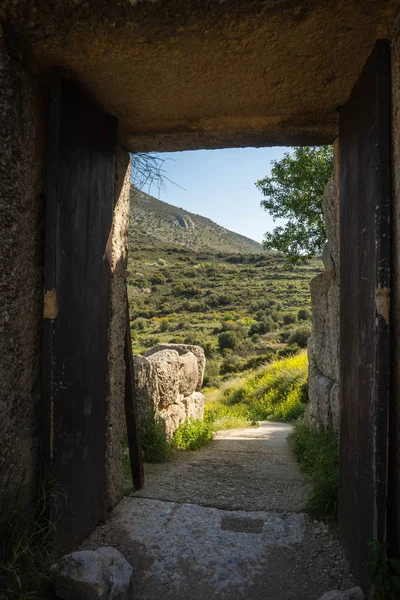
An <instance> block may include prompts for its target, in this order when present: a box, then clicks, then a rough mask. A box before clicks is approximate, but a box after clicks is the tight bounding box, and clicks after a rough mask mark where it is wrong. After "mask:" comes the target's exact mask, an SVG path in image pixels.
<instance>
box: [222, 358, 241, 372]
mask: <svg viewBox="0 0 400 600" xmlns="http://www.w3.org/2000/svg"><path fill="white" fill-rule="evenodd" d="M241 367H242V361H241V360H240V358H239V356H237V355H236V354H231V355H228V356H227V357H226V358H224V360H223V362H222V365H221V367H220V370H219V372H220V373H221V375H225V374H226V373H236V372H237V371H240V370H241Z"/></svg>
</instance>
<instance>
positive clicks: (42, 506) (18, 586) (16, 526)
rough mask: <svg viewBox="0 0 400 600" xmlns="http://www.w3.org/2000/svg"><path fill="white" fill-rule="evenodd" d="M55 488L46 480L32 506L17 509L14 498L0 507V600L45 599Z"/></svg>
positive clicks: (56, 498)
mask: <svg viewBox="0 0 400 600" xmlns="http://www.w3.org/2000/svg"><path fill="white" fill-rule="evenodd" d="M58 488H59V486H57V485H56V484H53V483H49V481H46V483H44V484H43V486H42V488H41V489H40V493H39V499H38V500H37V502H36V503H34V504H33V505H32V506H30V507H28V508H25V507H24V508H21V506H20V504H21V503H20V500H19V498H18V497H16V498H14V499H13V500H12V501H9V502H8V503H7V504H4V505H3V506H1V514H0V600H43V598H46V597H47V595H46V594H47V593H48V587H49V581H50V566H51V564H52V562H53V559H54V554H53V544H52V542H53V533H54V525H53V524H52V523H51V521H50V520H49V512H50V505H53V506H54V505H55V506H57V505H58V504H59V500H60V497H61V495H62V491H61V490H60V489H58ZM17 496H18V494H17Z"/></svg>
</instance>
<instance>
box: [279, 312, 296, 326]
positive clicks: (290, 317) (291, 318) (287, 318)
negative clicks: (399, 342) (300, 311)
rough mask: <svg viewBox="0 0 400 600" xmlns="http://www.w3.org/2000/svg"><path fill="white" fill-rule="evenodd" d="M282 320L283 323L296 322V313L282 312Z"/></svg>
mask: <svg viewBox="0 0 400 600" xmlns="http://www.w3.org/2000/svg"><path fill="white" fill-rule="evenodd" d="M282 320H283V324H284V325H291V324H292V323H296V321H297V315H296V313H283V315H282Z"/></svg>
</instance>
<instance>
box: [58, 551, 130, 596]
mask: <svg viewBox="0 0 400 600" xmlns="http://www.w3.org/2000/svg"><path fill="white" fill-rule="evenodd" d="M51 574H52V581H53V590H54V593H55V595H56V597H57V598H60V599H62V600H77V599H78V598H79V600H96V599H98V600H129V597H130V591H131V585H132V567H131V566H130V564H129V563H128V561H127V560H126V558H125V557H124V556H123V555H122V554H121V552H119V551H118V550H116V548H111V547H106V546H105V547H103V548H98V549H97V550H95V551H93V550H83V551H80V552H73V553H72V554H67V555H66V556H63V557H62V558H60V560H59V561H58V563H57V564H55V565H53V566H52V568H51Z"/></svg>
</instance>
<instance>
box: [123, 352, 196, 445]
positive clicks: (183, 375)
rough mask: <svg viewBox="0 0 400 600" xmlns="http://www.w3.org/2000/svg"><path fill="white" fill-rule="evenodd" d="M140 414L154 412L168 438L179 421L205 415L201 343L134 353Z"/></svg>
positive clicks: (180, 422)
mask: <svg viewBox="0 0 400 600" xmlns="http://www.w3.org/2000/svg"><path fill="white" fill-rule="evenodd" d="M133 364H134V381H135V391H136V399H137V405H138V411H139V417H140V419H141V420H143V419H144V418H145V417H146V415H148V414H149V413H154V414H155V416H156V417H157V418H158V419H161V420H162V421H163V424H164V427H165V432H166V434H167V438H168V439H169V440H171V439H172V436H173V435H174V432H175V431H176V429H177V428H178V427H179V425H181V424H182V423H185V422H186V421H188V420H189V419H203V418H204V396H203V394H201V393H200V392H199V391H196V390H199V389H200V388H201V385H202V383H203V376H204V369H205V356H204V351H203V349H202V348H201V347H200V346H193V345H187V344H159V345H158V346H155V347H154V348H152V349H151V350H148V351H147V352H146V353H145V355H144V356H141V355H137V354H136V355H133Z"/></svg>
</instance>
